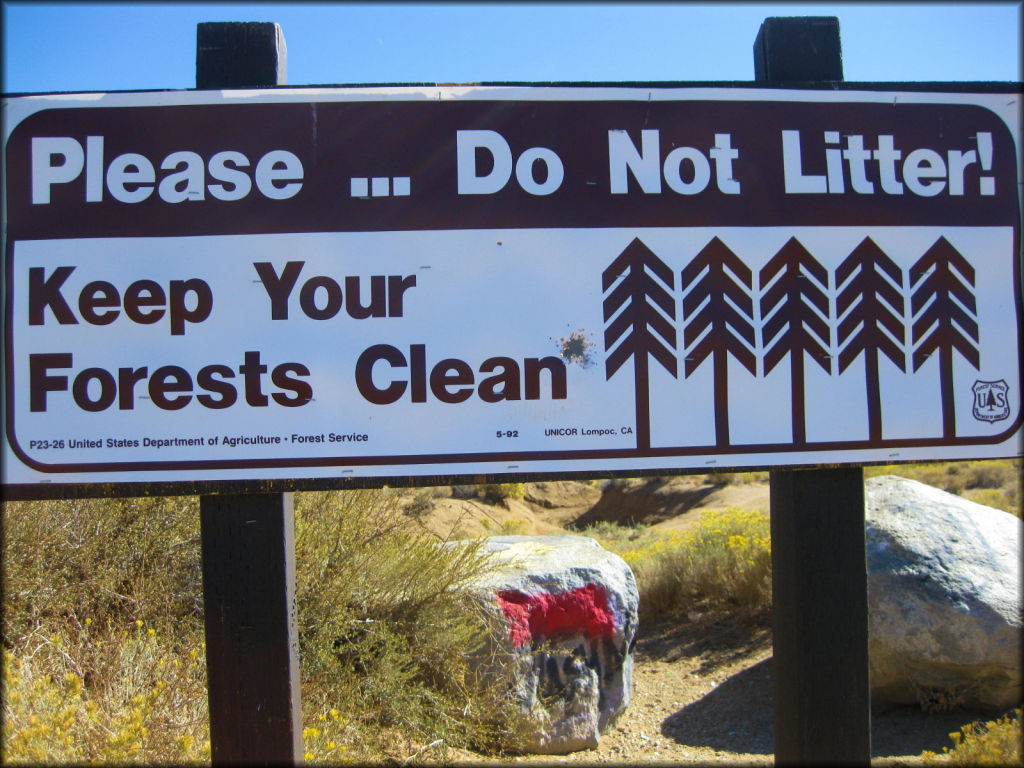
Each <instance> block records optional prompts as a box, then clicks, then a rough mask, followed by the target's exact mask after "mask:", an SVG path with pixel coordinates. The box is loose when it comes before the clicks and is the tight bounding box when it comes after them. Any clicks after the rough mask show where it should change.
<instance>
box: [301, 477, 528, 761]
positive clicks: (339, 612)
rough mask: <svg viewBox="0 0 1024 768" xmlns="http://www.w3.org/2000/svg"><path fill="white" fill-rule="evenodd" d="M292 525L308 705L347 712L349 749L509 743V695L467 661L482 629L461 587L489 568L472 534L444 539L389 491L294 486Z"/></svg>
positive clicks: (490, 748) (372, 751) (486, 747)
mask: <svg viewBox="0 0 1024 768" xmlns="http://www.w3.org/2000/svg"><path fill="white" fill-rule="evenodd" d="M295 526H296V533H295V547H296V563H297V573H296V599H297V605H298V619H299V642H300V652H301V660H302V679H303V690H304V696H303V699H304V702H303V703H304V708H305V709H308V710H309V711H310V712H318V713H320V714H323V713H324V712H330V710H331V709H337V710H344V711H345V712H346V714H347V715H348V716H347V720H346V726H347V730H348V733H349V737H348V742H349V744H350V747H349V749H350V750H353V749H354V748H355V749H354V751H349V753H348V756H351V757H356V758H367V759H368V758H370V757H373V756H379V755H380V753H381V752H383V753H385V754H386V753H387V752H389V751H390V750H395V749H397V750H399V751H400V752H403V753H404V752H407V751H408V750H409V749H411V748H412V746H411V745H412V744H414V743H424V742H432V741H436V740H438V739H441V740H443V743H444V745H445V746H446V747H451V746H464V747H465V746H472V747H473V748H476V749H478V750H481V751H485V752H495V751H498V750H500V749H501V747H502V746H503V745H504V744H506V743H508V742H509V741H510V738H511V732H510V729H511V726H510V725H509V718H510V717H512V715H513V706H514V705H513V702H512V700H511V698H510V697H509V696H507V695H506V692H504V691H502V690H499V689H497V688H494V687H491V688H486V689H484V690H481V686H479V685H478V683H477V681H476V680H475V678H474V672H473V670H472V668H471V666H470V664H469V662H468V660H469V657H470V655H471V653H472V652H473V651H474V650H475V648H476V646H477V645H478V644H479V642H480V638H481V637H483V636H485V635H486V633H487V632H488V631H489V629H490V628H489V626H488V624H487V621H488V620H487V618H486V616H485V614H484V613H483V612H482V611H481V609H480V606H479V605H478V603H477V602H476V599H475V598H473V597H471V596H470V594H469V593H468V592H467V590H466V587H467V586H468V585H469V584H470V583H471V582H472V580H473V579H474V578H475V577H476V576H478V575H479V574H481V573H482V572H484V571H485V569H487V568H489V567H491V566H490V565H489V560H488V558H487V556H486V555H485V554H484V553H483V552H482V551H481V550H480V547H479V542H475V543H471V544H469V545H467V546H463V547H459V548H445V547H441V546H440V545H439V543H438V541H437V539H436V537H433V536H431V535H430V534H428V533H426V532H424V531H423V530H422V529H421V528H418V527H416V526H414V525H412V524H411V523H410V521H409V519H408V517H406V516H404V515H403V514H401V512H400V509H399V505H398V494H396V493H395V492H392V491H387V490H384V491H348V492H344V493H329V492H324V493H303V494H297V495H296V505H295ZM307 689H308V690H309V691H310V693H309V694H308V695H307V694H306V690H307ZM307 700H308V701H307ZM343 704H344V706H343ZM321 722H323V723H324V724H325V725H326V724H328V722H329V721H328V720H326V719H325V720H324V721H321ZM311 727H312V728H314V729H315V730H318V731H319V730H321V726H320V725H319V724H318V723H316V722H314V723H313V724H312V725H311ZM316 738H317V739H319V741H323V738H322V734H321V735H319V736H317V737H316ZM335 742H336V743H338V740H337V739H335ZM359 745H363V746H362V748H361V749H362V753H360V749H359V748H358V747H359ZM309 746H310V745H309V743H307V747H309ZM313 755H314V758H317V759H319V758H324V759H329V758H331V757H332V754H331V753H324V754H319V753H317V752H313Z"/></svg>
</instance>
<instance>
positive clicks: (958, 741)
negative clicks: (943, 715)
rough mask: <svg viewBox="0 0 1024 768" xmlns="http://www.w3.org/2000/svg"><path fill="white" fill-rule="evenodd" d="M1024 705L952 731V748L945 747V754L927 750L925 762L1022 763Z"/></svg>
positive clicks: (1023, 757) (927, 763) (967, 763)
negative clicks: (983, 721) (986, 720)
mask: <svg viewBox="0 0 1024 768" xmlns="http://www.w3.org/2000/svg"><path fill="white" fill-rule="evenodd" d="M1022 713H1024V708H1022V707H1017V708H1016V709H1015V710H1013V711H1011V712H1009V713H1007V714H1005V715H1003V716H1002V717H999V718H997V719H995V720H991V721H989V722H987V723H984V724H983V723H982V722H981V721H980V720H979V721H976V722H973V723H969V724H967V725H965V726H963V727H961V728H960V730H959V731H954V732H953V733H951V734H949V738H950V739H951V740H952V741H953V748H952V749H950V748H949V747H943V748H942V755H936V754H935V753H934V752H931V751H925V752H924V753H923V755H922V756H923V757H924V762H925V764H926V765H937V764H939V763H942V764H945V765H1020V764H1021V760H1022V759H1024V754H1021V744H1022V743H1024V732H1022V730H1021V716H1022Z"/></svg>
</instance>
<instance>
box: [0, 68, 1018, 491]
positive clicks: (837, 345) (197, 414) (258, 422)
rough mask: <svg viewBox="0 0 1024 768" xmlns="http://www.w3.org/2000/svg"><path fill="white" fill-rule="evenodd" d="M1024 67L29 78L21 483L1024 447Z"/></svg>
mask: <svg viewBox="0 0 1024 768" xmlns="http://www.w3.org/2000/svg"><path fill="white" fill-rule="evenodd" d="M1006 90H1007V91H1010V92H991V93H948V92H946V93H933V92H924V91H916V92H900V93H894V92H889V91H885V92H882V91H870V90H807V91H796V90H775V89H744V88H701V87H681V88H639V87H637V88H625V87H613V88H605V87H601V88H599V87H564V88H563V87H532V88H524V87H422V88H413V87H403V88H398V87H395V88H348V89H327V90H325V89H273V90H260V91H225V92H195V91H193V92H177V91H176V92H152V93H113V94H78V95H52V96H38V97H21V98H12V99H7V100H5V102H4V114H5V124H4V135H5V142H4V153H5V155H4V169H5V179H4V190H5V200H6V210H5V212H4V231H5V241H4V259H5V264H4V279H5V283H4V370H5V378H4V396H3V400H4V421H5V424H4V427H5V429H4V432H5V438H6V439H5V444H4V476H3V483H4V485H5V486H16V485H26V484H34V483H39V482H50V483H87V482H97V481H102V482H131V481H149V482H163V481H168V482H173V481H196V480H259V479H296V480H301V479H302V478H330V477H337V478H350V477H371V476H372V477H382V478H386V477H404V476H410V475H431V476H437V475H482V474H487V475H501V474H507V473H510V474H522V473H557V472H566V471H570V472H571V471H591V472H593V471H615V470H619V471H652V470H659V469H687V468H692V469H695V470H701V469H703V470H707V469H708V468H715V469H724V468H741V467H760V466H794V465H809V464H822V463H828V464H833V463H865V462H873V461H874V462H880V461H885V462H893V461H907V460H924V459H939V458H984V457H995V456H1016V455H1020V454H1021V424H1022V418H1021V356H1020V351H1021V338H1020V332H1021V325H1022V317H1021V315H1022V302H1021V246H1020V221H1021V208H1020V200H1019V182H1020V178H1021V170H1020V169H1021V165H1020V163H1021V160H1020V124H1019V120H1020V109H1019V99H1020V93H1019V90H1018V91H1012V90H1011V89H1006Z"/></svg>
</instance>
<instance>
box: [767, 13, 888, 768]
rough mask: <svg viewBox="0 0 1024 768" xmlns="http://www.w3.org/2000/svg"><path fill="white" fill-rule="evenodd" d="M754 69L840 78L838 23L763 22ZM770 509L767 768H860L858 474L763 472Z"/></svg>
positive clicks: (864, 713)
mask: <svg viewBox="0 0 1024 768" xmlns="http://www.w3.org/2000/svg"><path fill="white" fill-rule="evenodd" d="M754 69H755V76H756V79H757V80H761V81H766V80H767V81H772V82H810V81H819V80H842V78H843V73H842V56H841V53H840V45H839V21H838V19H836V18H834V17H826V18H814V17H801V18H769V19H766V20H765V22H764V23H763V24H762V25H761V29H760V30H759V32H758V35H757V40H756V42H755V43H754ZM800 354H802V353H800ZM770 503H771V543H772V602H773V616H774V626H773V635H774V639H773V647H774V666H775V672H774V677H775V763H776V764H777V765H787V764H821V763H830V762H841V763H859V764H863V765H868V764H870V762H871V694H870V682H869V679H868V619H867V615H868V614H867V563H866V560H865V551H864V470H863V468H862V467H860V466H852V467H842V468H835V469H804V470H787V469H777V470H772V472H771V502H770Z"/></svg>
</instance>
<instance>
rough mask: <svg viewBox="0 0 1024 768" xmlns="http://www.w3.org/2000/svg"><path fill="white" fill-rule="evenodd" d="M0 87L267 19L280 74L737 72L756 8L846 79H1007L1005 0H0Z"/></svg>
mask: <svg viewBox="0 0 1024 768" xmlns="http://www.w3.org/2000/svg"><path fill="white" fill-rule="evenodd" d="M3 11H4V17H3V21H4V25H3V59H4V60H3V90H4V92H6V93H24V92H46V91H81V90H86V91H90V90H91V91H107V90H133V89H154V88H155V89H161V88H191V87H194V85H195V45H196V41H195V38H196V24H197V23H199V22H202V21H276V22H278V23H279V24H281V26H282V29H283V31H284V35H285V40H286V42H287V46H288V83H289V84H291V85H314V84H316V85H319V84H333V83H370V82H377V83H381V82H383V83H409V82H429V83H468V82H480V81H527V82H545V81H552V80H564V81H632V80H640V81H648V80H650V81H658V80H682V81H686V80H712V81H731V80H752V79H753V76H754V69H753V56H752V53H751V48H752V45H753V42H754V38H755V36H756V35H757V30H758V28H759V26H760V24H761V22H762V21H763V20H764V19H765V18H766V17H768V16H837V17H838V18H839V23H840V34H841V41H842V48H843V63H844V71H845V77H846V79H847V80H850V81H919V80H937V81H943V80H956V81H965V80H1000V81H1007V80H1020V79H1021V56H1020V54H1021V38H1020V27H1021V3H1011V2H1002V3H987V4H982V3H938V4H936V3H932V4H929V3H912V4H906V5H902V4H892V3H885V4H872V3H833V4H811V3H802V4H790V5H782V4H776V3H715V4H697V3H650V4H629V5H627V4H619V3H596V4H588V3H570V4H557V3H537V4H534V3H511V4H502V3H448V4H434V3H396V4H385V3H368V4H359V3H352V4H349V3H311V4H302V3H287V4H285V3H258V4H247V3H227V4H213V3H176V4H175V3H172V4H159V3H107V4H98V3H42V2H4V3H3Z"/></svg>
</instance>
